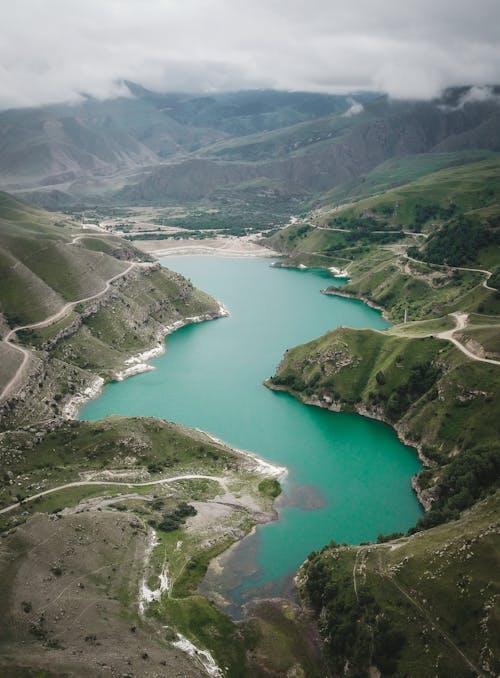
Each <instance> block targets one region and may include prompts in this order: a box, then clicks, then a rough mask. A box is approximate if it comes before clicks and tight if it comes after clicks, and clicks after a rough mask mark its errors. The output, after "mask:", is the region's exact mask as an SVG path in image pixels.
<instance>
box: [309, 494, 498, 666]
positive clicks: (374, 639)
mask: <svg viewBox="0 0 500 678" xmlns="http://www.w3.org/2000/svg"><path fill="white" fill-rule="evenodd" d="M499 499H500V497H499V496H498V492H497V493H496V494H495V495H493V496H492V497H489V498H488V499H485V500H483V501H481V502H479V503H478V504H476V505H475V506H474V508H473V509H471V510H469V511H466V512H465V513H464V514H463V515H462V516H461V517H460V519H459V520H457V521H453V522H450V523H447V524H446V525H442V526H440V527H435V528H433V529H430V530H426V531H425V532H420V533H418V534H416V535H414V536H411V537H407V538H400V539H396V540H393V541H390V542H387V543H381V544H367V545H361V546H358V547H346V546H336V545H328V546H325V547H324V548H323V549H322V550H321V551H320V552H319V553H312V554H310V556H309V558H308V559H307V561H306V562H305V564H304V565H303V566H302V568H301V569H300V571H299V574H298V576H297V582H298V586H299V590H300V592H301V595H302V597H303V600H304V602H305V603H306V604H308V605H310V607H311V608H312V610H314V612H315V614H316V615H317V616H318V618H319V619H320V622H319V623H320V628H321V635H322V637H323V638H324V642H325V653H326V656H327V658H328V663H329V666H330V668H331V669H332V670H333V672H334V675H340V674H341V673H342V675H346V676H360V675H367V673H368V671H370V673H371V674H372V675H373V674H374V673H375V669H377V670H378V671H380V672H381V674H382V675H384V676H386V675H387V676H393V675H397V676H401V675H406V676H430V675H436V676H452V675H453V676H460V677H462V676H463V677H464V678H465V677H467V676H471V675H480V676H496V675H497V674H498V671H499V669H500V656H499V654H498V638H499V634H500V626H499V623H500V620H499V616H498V604H497V598H498V594H499V581H498V578H495V577H493V578H492V574H493V573H495V572H497V571H498V567H497V562H498V549H499V547H500V544H499V530H498V528H499V524H498V502H499ZM345 667H348V668H347V670H346V669H345Z"/></svg>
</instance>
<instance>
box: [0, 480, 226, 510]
mask: <svg viewBox="0 0 500 678" xmlns="http://www.w3.org/2000/svg"><path fill="white" fill-rule="evenodd" d="M197 479H202V480H215V481H216V482H218V483H219V485H221V487H222V488H223V489H224V490H227V487H226V482H225V480H224V478H222V477H220V476H208V475H204V474H202V473H186V474H184V475H181V476H172V477H171V478H160V480H148V481H147V482H143V483H134V482H133V481H131V482H124V481H117V480H76V481H74V482H72V483H66V484H64V485H58V486H57V487H51V488H50V489H49V490H44V491H43V492H39V493H38V494H32V495H31V496H30V497H26V499H23V501H22V502H19V501H18V502H16V503H15V504H10V506H6V507H5V508H3V509H0V514H2V513H9V512H10V511H14V509H16V508H20V507H21V506H24V505H25V504H27V503H28V502H30V501H34V500H35V499H40V497H45V496H47V495H48V494H53V493H54V492H59V491H60V490H67V489H69V488H71V487H85V486H92V485H101V486H102V485H104V486H106V487H108V486H110V485H112V486H113V487H114V486H117V487H129V488H132V487H151V486H153V485H164V484H165V483H174V482H176V481H178V480H197Z"/></svg>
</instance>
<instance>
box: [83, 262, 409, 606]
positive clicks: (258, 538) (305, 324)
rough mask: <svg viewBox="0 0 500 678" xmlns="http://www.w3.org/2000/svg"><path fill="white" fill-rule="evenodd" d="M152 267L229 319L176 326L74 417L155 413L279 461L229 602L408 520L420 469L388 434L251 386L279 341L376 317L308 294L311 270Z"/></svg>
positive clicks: (270, 367) (323, 279) (269, 364)
mask: <svg viewBox="0 0 500 678" xmlns="http://www.w3.org/2000/svg"><path fill="white" fill-rule="evenodd" d="M162 263H163V264H165V265H166V266H168V267H169V268H171V269H173V270H175V271H179V272H180V273H182V274H183V275H185V276H186V277H188V278H190V279H191V280H192V281H193V283H194V284H195V285H196V286H197V287H199V288H201V289H203V290H206V291H207V292H209V293H210V294H212V295H213V296H215V297H216V298H217V299H219V300H220V301H222V302H223V303H224V304H225V305H226V307H227V308H228V309H229V311H230V313H231V316H230V317H229V318H223V319H218V320H214V321H211V322H206V323H201V324H198V325H191V326H189V327H184V328H182V329H180V330H178V331H177V332H176V333H175V334H173V335H171V336H170V337H168V339H167V352H166V353H165V354H164V355H163V356H161V357H159V358H157V359H155V360H154V361H152V364H153V365H154V366H155V368H156V369H155V370H154V371H152V372H146V373H144V374H140V375H137V376H134V377H131V378H129V379H127V380H126V381H124V382H120V383H112V384H110V385H109V386H107V387H106V388H105V390H104V392H103V394H102V395H101V396H100V397H99V398H98V399H96V400H94V401H92V402H90V403H88V404H87V405H86V406H85V407H84V408H83V410H82V412H81V413H80V417H81V418H82V419H98V418H100V417H104V416H108V415H111V414H123V415H147V416H156V417H162V418H165V419H169V420H171V421H175V422H178V423H181V424H185V425H188V426H192V427H197V428H201V429H204V430H206V431H209V432H210V433H212V434H214V435H215V436H217V437H219V438H222V439H223V440H224V441H226V442H227V443H229V444H231V445H234V446H236V447H240V448H244V449H247V450H252V451H253V452H256V453H258V454H259V455H260V456H262V457H264V458H265V459H268V460H270V461H272V462H275V463H277V464H279V465H283V466H286V467H287V468H288V471H289V473H288V475H287V477H286V479H285V481H284V488H285V493H284V497H283V499H282V500H281V501H280V503H279V520H278V521H276V522H273V523H268V524H266V525H264V526H260V527H258V529H257V532H256V535H255V536H254V537H250V538H247V539H246V540H244V541H243V542H242V547H241V548H240V549H239V551H238V549H236V554H235V561H234V563H233V565H232V566H231V567H232V568H233V569H235V570H237V569H238V570H239V569H242V571H243V570H245V573H244V575H243V576H244V580H243V581H242V582H241V581H240V582H239V585H238V587H237V589H235V591H233V595H234V599H235V600H237V601H238V602H241V600H245V597H246V595H250V593H249V591H251V590H253V588H254V587H256V588H259V587H261V586H263V585H264V586H267V587H268V588H269V590H272V591H273V592H274V589H273V582H277V583H278V582H281V581H283V580H284V579H286V577H287V575H289V574H290V573H291V572H292V571H293V570H295V569H296V568H297V567H298V565H299V564H300V563H301V562H302V561H303V560H304V558H305V557H306V556H307V554H308V553H309V552H310V551H311V550H313V549H318V548H321V546H323V545H324V544H325V543H327V542H329V541H330V540H331V539H334V540H335V541H337V542H343V541H346V542H349V543H359V542H360V541H365V540H372V539H375V538H376V537H377V535H378V534H379V533H381V532H382V533H386V534H387V533H390V532H395V531H406V530H407V529H408V528H409V527H411V526H412V525H414V524H415V522H416V521H417V519H418V518H419V516H420V515H421V509H420V506H419V504H418V502H417V500H416V498H415V495H414V493H413V491H412V490H411V487H410V477H411V476H412V475H413V474H414V473H416V472H417V471H418V470H419V468H420V465H419V462H418V460H417V457H416V454H415V452H414V451H413V450H411V449H410V448H408V447H406V446H404V445H403V444H402V443H400V442H399V440H398V439H397V437H396V435H395V433H394V431H392V429H390V428H389V427H388V426H385V425H384V424H381V423H379V422H376V421H373V420H370V419H366V418H363V417H360V416H357V415H350V414H343V413H342V414H337V413H332V412H328V411H325V410H321V409H319V408H316V407H306V406H304V405H301V404H300V403H299V402H297V401H296V400H295V399H294V398H292V397H290V396H288V395H286V394H283V393H274V392H272V391H269V390H268V389H266V388H265V387H264V386H262V381H263V380H264V379H266V378H267V377H269V376H270V375H272V374H273V373H274V370H275V368H276V366H277V365H278V363H279V362H280V360H281V358H282V356H283V353H284V351H285V350H286V348H287V347H290V346H294V345H296V344H299V343H303V342H305V341H309V340H311V339H314V338H316V337H318V336H320V335H321V334H323V333H324V332H326V331H327V330H329V329H332V328H334V327H337V326H339V325H347V326H350V327H371V328H375V329H383V328H384V327H387V323H386V322H385V320H384V319H383V318H382V317H381V315H380V314H379V313H378V312H377V311H375V310H373V309H371V308H369V307H367V306H366V305H364V304H363V303H361V302H358V301H353V300H348V299H341V298H339V297H332V296H326V295H323V294H320V293H319V290H320V289H321V288H323V287H325V286H326V285H327V284H331V283H332V278H331V277H330V276H329V275H328V274H327V273H326V272H322V271H313V270H307V271H298V270H293V269H279V268H273V267H271V266H270V262H269V261H268V260H264V259H251V260H244V259H237V260H235V259H223V258H215V257H168V258H167V259H165V260H163V262H162ZM339 284H340V283H339ZM243 565H245V567H242V566H243ZM233 566H234V567H233ZM252 571H253V574H252V575H250V572H252ZM233 585H234V582H233V584H232V585H231V586H233ZM276 585H277V586H278V584H276ZM245 591H247V593H246V594H245Z"/></svg>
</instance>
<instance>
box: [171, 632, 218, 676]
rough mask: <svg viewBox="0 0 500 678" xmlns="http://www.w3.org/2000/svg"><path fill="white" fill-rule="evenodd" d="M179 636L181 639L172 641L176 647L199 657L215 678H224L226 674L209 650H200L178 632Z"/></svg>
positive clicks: (210, 674)
mask: <svg viewBox="0 0 500 678" xmlns="http://www.w3.org/2000/svg"><path fill="white" fill-rule="evenodd" d="M177 637H178V639H179V640H175V641H174V642H173V643H172V644H173V645H174V647H176V648H178V649H179V650H181V651H182V652H185V653H186V654H188V655H189V656H190V657H193V658H195V659H197V660H198V661H199V662H200V663H201V665H202V666H203V668H204V669H205V671H206V672H207V673H208V675H209V676H212V677H213V678H223V675H224V674H223V673H222V671H221V670H220V668H219V667H218V666H217V664H216V663H215V660H214V658H213V657H212V655H211V654H210V652H209V651H208V650H200V649H199V648H197V647H196V645H193V643H192V642H191V641H190V640H188V639H187V638H186V637H185V636H183V635H182V634H181V633H177Z"/></svg>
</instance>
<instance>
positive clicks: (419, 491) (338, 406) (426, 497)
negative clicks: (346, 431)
mask: <svg viewBox="0 0 500 678" xmlns="http://www.w3.org/2000/svg"><path fill="white" fill-rule="evenodd" d="M264 386H266V387H267V388H268V389H270V390H271V391H281V392H283V393H288V394H290V395H292V396H293V397H294V398H297V400H300V402H301V403H303V404H304V405H312V406H313V407H320V408H321V409H323V410H329V411H330V412H345V411H346V410H345V409H344V407H343V402H342V401H338V400H333V398H329V397H328V396H326V397H323V399H321V398H319V396H317V395H312V396H309V397H308V396H304V395H302V394H301V393H299V392H298V391H293V390H290V389H288V388H287V387H286V386H277V385H276V384H273V383H272V382H271V381H269V380H266V381H264ZM355 411H356V414H359V415H360V416H362V417H368V418H369V419H375V420H376V421H380V422H382V423H383V424H387V425H388V426H390V427H391V428H392V429H393V430H394V431H395V432H396V435H397V436H398V438H399V440H400V441H401V442H402V443H403V444H404V445H408V447H412V448H413V449H414V450H416V452H417V456H418V458H419V460H420V461H421V462H422V464H423V466H424V467H425V468H429V467H432V466H433V463H432V461H431V460H430V459H428V458H427V457H426V456H425V455H424V453H423V451H422V445H421V444H420V443H418V442H416V441H413V440H410V439H409V438H408V437H407V436H406V434H405V432H404V431H403V430H402V428H401V426H398V425H397V424H393V423H392V422H390V421H389V420H388V419H387V418H386V417H384V415H383V414H382V413H381V412H380V411H378V410H369V409H368V408H367V407H365V406H364V405H358V404H357V405H355ZM418 477H419V474H418V473H417V474H416V475H414V476H413V477H412V479H411V486H412V489H413V491H414V492H415V494H416V496H417V499H418V501H419V503H420V504H421V506H422V508H423V509H424V511H425V512H426V513H427V512H428V511H430V509H431V506H432V503H433V501H434V500H435V497H433V495H432V492H431V491H429V490H426V489H424V488H422V487H420V485H419V483H418Z"/></svg>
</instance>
